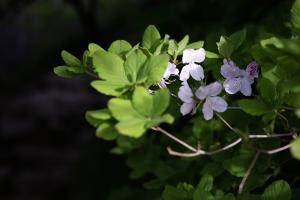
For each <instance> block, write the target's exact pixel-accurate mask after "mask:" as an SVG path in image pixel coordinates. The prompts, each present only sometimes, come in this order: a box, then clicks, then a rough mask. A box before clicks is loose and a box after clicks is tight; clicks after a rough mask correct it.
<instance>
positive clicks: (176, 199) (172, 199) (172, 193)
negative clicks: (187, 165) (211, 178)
mask: <svg viewBox="0 0 300 200" xmlns="http://www.w3.org/2000/svg"><path fill="white" fill-rule="evenodd" d="M187 196H188V195H187V192H186V191H184V190H183V189H181V188H176V187H173V186H170V185H167V186H166V187H165V190H164V191H163V193H162V198H163V199H164V200H185V199H187Z"/></svg>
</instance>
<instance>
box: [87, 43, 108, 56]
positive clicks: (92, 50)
mask: <svg viewBox="0 0 300 200" xmlns="http://www.w3.org/2000/svg"><path fill="white" fill-rule="evenodd" d="M88 49H89V52H90V55H91V56H92V55H93V54H94V53H95V52H96V51H105V50H104V49H103V48H102V47H100V46H99V45H98V44H95V43H90V44H89V46H88Z"/></svg>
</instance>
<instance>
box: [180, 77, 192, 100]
mask: <svg viewBox="0 0 300 200" xmlns="http://www.w3.org/2000/svg"><path fill="white" fill-rule="evenodd" d="M178 97H179V99H180V100H181V101H183V102H186V103H191V102H193V101H194V99H193V91H192V89H191V88H190V86H189V85H188V83H187V82H183V85H182V86H181V87H180V88H179V92H178Z"/></svg>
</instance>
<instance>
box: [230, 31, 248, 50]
mask: <svg viewBox="0 0 300 200" xmlns="http://www.w3.org/2000/svg"><path fill="white" fill-rule="evenodd" d="M229 39H230V40H231V42H232V43H233V44H234V50H236V49H238V48H239V47H240V46H241V45H242V43H243V42H244V41H245V39H246V29H242V30H240V31H237V32H235V33H233V34H232V35H230V37H229Z"/></svg>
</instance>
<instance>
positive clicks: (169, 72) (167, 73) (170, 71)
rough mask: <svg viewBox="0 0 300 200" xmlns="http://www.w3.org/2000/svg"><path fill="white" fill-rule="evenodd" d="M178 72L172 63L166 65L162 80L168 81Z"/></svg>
mask: <svg viewBox="0 0 300 200" xmlns="http://www.w3.org/2000/svg"><path fill="white" fill-rule="evenodd" d="M178 73H179V70H178V69H177V68H176V65H175V64H173V63H170V62H169V64H168V67H167V70H166V71H165V74H164V78H165V79H169V77H170V76H171V75H178Z"/></svg>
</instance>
